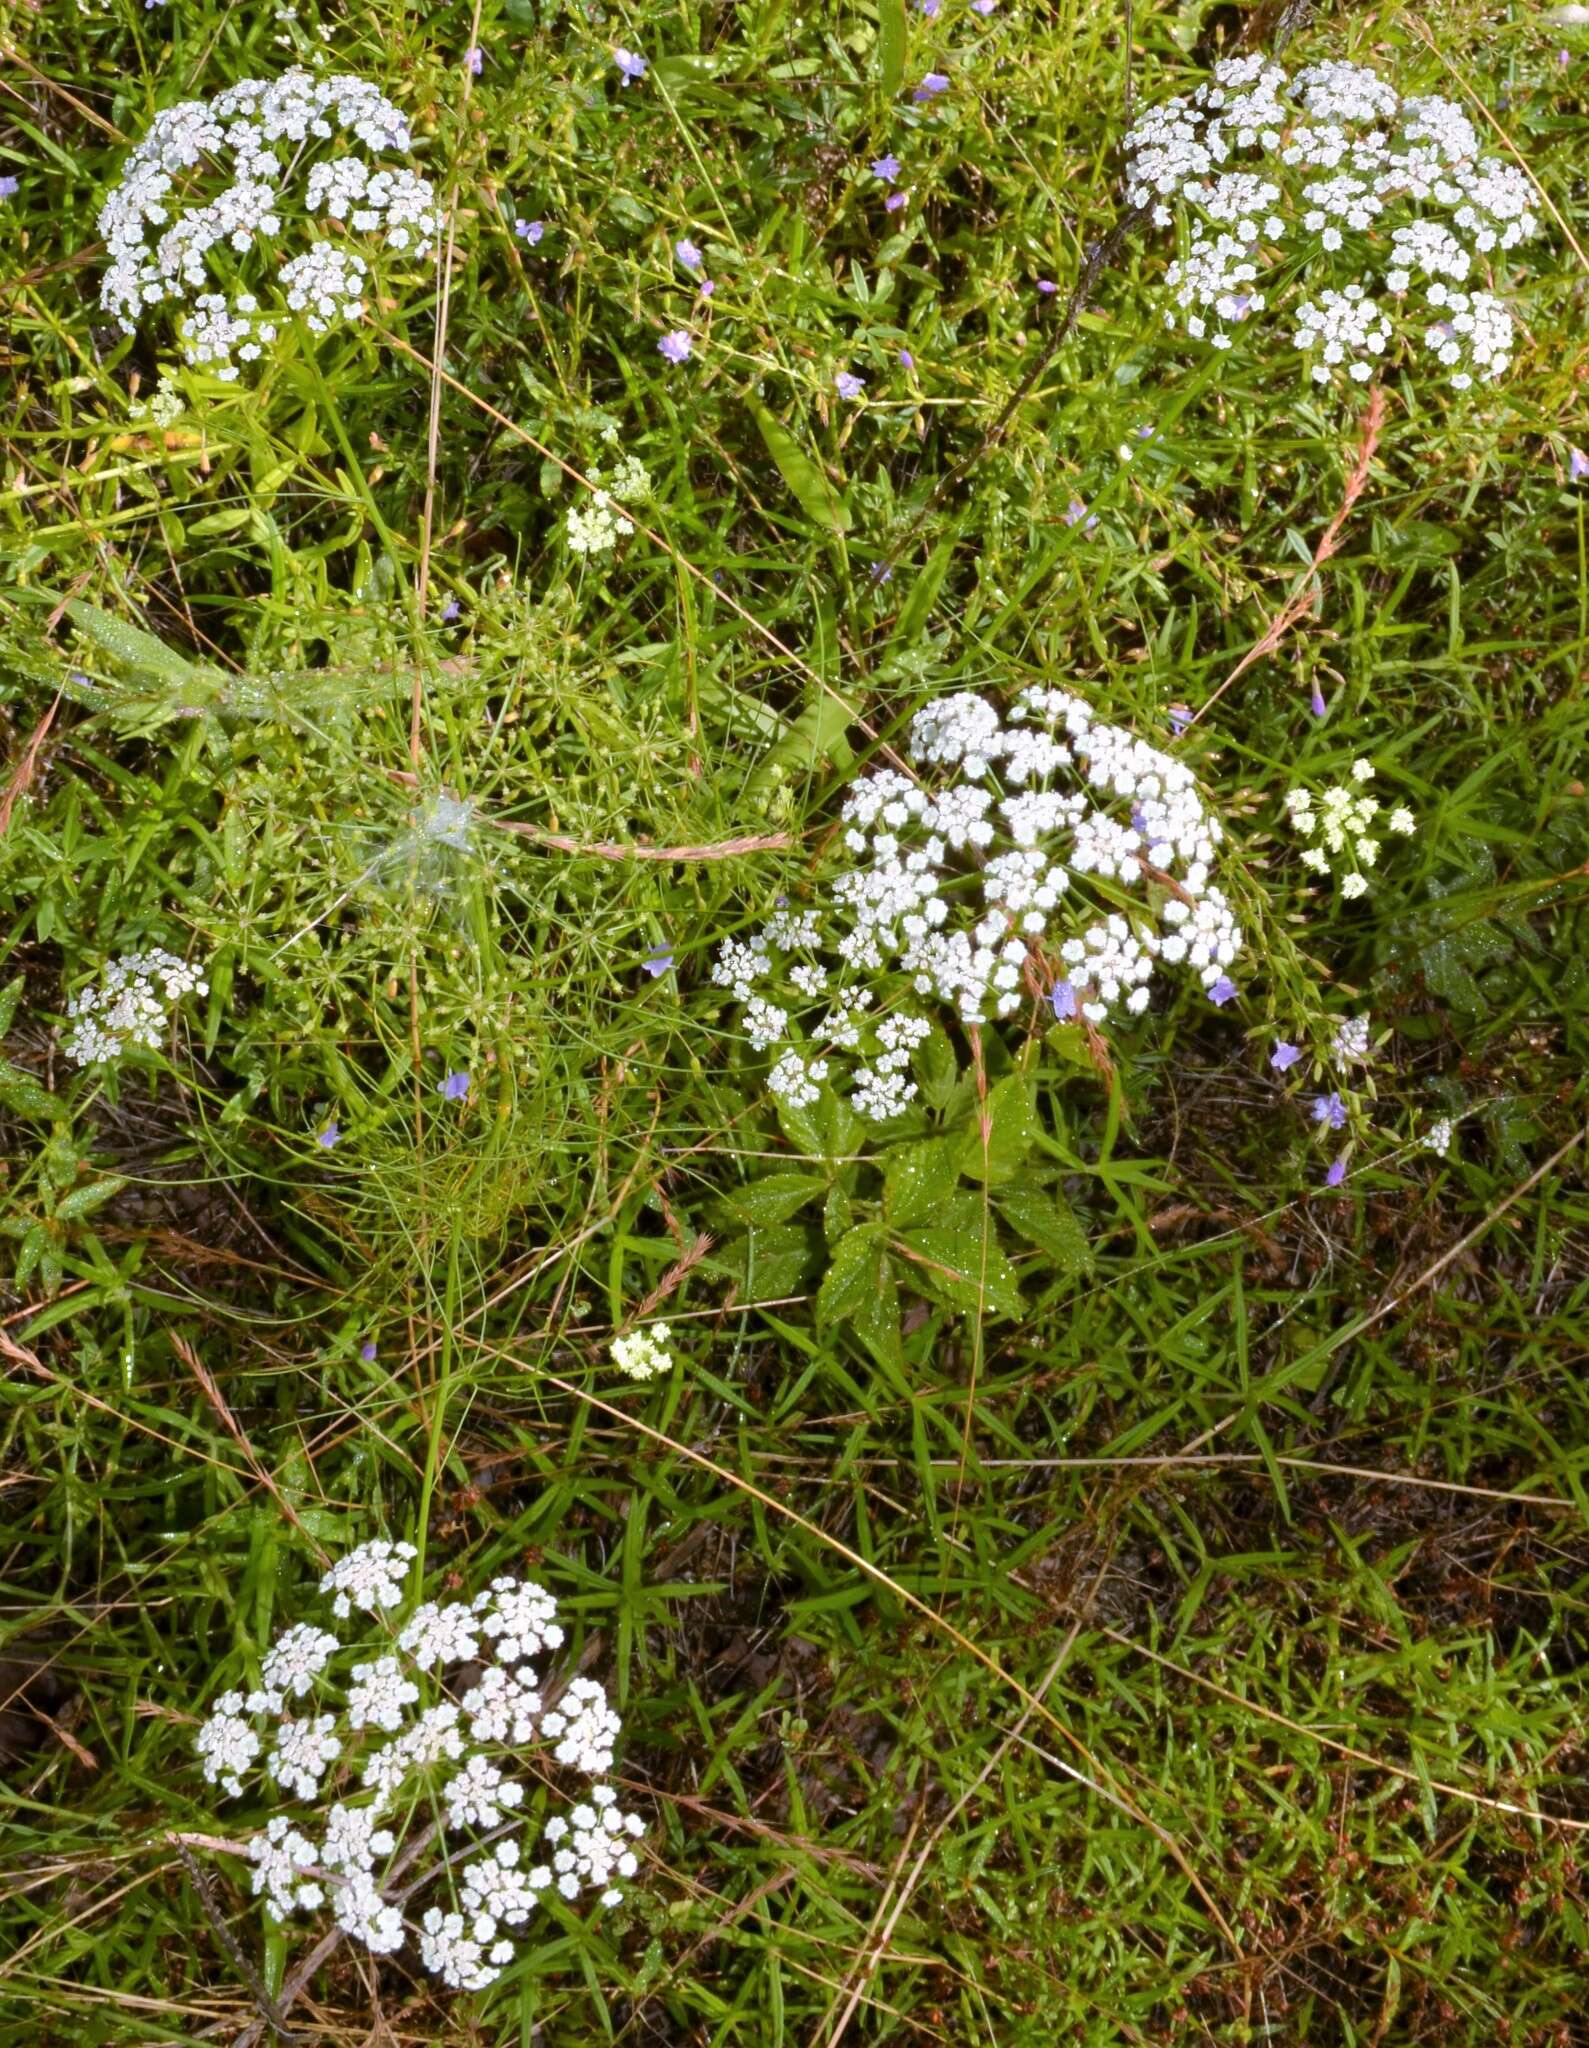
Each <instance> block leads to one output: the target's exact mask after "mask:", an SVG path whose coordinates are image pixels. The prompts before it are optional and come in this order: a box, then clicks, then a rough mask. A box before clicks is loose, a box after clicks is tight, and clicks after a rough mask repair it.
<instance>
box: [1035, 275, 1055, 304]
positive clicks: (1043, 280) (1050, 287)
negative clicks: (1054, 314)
mask: <svg viewBox="0 0 1589 2048" xmlns="http://www.w3.org/2000/svg"><path fill="white" fill-rule="evenodd" d="M1037 289H1038V290H1039V291H1040V292H1041V293H1042V295H1043V297H1044V298H1045V299H1051V298H1052V297H1053V296H1054V294H1055V292H1057V291H1058V290H1059V286H1058V285H1057V284H1055V282H1054V280H1053V279H1052V278H1051V277H1040V278H1039V279H1038V280H1037Z"/></svg>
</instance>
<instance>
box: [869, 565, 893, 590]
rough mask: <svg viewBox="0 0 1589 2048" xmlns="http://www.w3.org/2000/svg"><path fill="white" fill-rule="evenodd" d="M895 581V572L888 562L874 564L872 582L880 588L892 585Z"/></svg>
mask: <svg viewBox="0 0 1589 2048" xmlns="http://www.w3.org/2000/svg"><path fill="white" fill-rule="evenodd" d="M893 580H894V572H893V570H892V569H891V568H890V567H889V566H888V564H887V563H886V562H874V563H873V564H872V581H873V582H874V583H875V584H877V585H878V586H879V588H881V586H882V585H883V584H885V583H892V582H893Z"/></svg>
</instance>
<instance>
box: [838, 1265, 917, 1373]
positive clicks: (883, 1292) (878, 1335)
mask: <svg viewBox="0 0 1589 2048" xmlns="http://www.w3.org/2000/svg"><path fill="white" fill-rule="evenodd" d="M850 1321H851V1326H852V1327H853V1329H854V1331H855V1334H856V1335H857V1336H858V1337H859V1338H860V1339H861V1342H862V1343H863V1344H864V1345H865V1346H866V1348H867V1350H868V1351H870V1352H871V1354H872V1356H873V1357H874V1358H875V1359H877V1360H878V1361H879V1363H880V1364H883V1365H890V1366H893V1367H895V1368H896V1369H897V1368H898V1367H899V1366H900V1365H901V1364H902V1363H903V1360H904V1340H903V1338H902V1335H901V1332H900V1326H899V1288H898V1286H897V1285H896V1284H895V1280H894V1267H893V1261H892V1259H891V1258H890V1257H889V1255H888V1253H887V1251H886V1250H883V1251H881V1253H880V1256H879V1258H878V1261H877V1267H876V1271H875V1273H874V1274H873V1275H872V1279H871V1284H870V1285H869V1286H868V1288H867V1290H866V1296H865V1299H864V1300H863V1301H862V1303H861V1306H860V1307H859V1308H858V1309H857V1310H856V1312H855V1314H854V1315H853V1316H852V1317H851V1318H850Z"/></svg>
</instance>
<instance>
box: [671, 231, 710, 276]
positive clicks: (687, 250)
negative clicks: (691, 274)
mask: <svg viewBox="0 0 1589 2048" xmlns="http://www.w3.org/2000/svg"><path fill="white" fill-rule="evenodd" d="M673 253H674V255H675V256H677V257H678V259H679V261H680V262H681V263H682V264H683V265H684V267H685V269H686V270H699V269H700V267H701V264H702V261H703V260H704V259H703V258H702V256H701V252H700V250H699V249H697V248H696V246H695V244H694V243H693V242H692V241H691V240H690V238H689V236H688V235H685V236H684V237H683V239H682V240H681V241H677V242H675V243H674V244H673Z"/></svg>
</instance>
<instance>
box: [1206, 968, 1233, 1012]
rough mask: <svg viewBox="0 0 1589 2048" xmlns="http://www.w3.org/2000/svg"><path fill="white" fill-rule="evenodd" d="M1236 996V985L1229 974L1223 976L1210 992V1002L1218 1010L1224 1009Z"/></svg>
mask: <svg viewBox="0 0 1589 2048" xmlns="http://www.w3.org/2000/svg"><path fill="white" fill-rule="evenodd" d="M1235 994H1236V984H1235V983H1234V982H1233V981H1232V980H1231V978H1230V976H1229V975H1228V974H1222V975H1221V976H1220V977H1219V979H1218V981H1216V982H1215V983H1214V985H1213V987H1212V988H1211V989H1210V990H1209V992H1208V1000H1209V1001H1210V1002H1211V1003H1212V1004H1214V1006H1215V1007H1216V1009H1221V1010H1222V1009H1223V1008H1224V1007H1225V1005H1226V1004H1227V1003H1228V1002H1230V1001H1231V1000H1232V998H1233V997H1234V996H1235Z"/></svg>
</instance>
